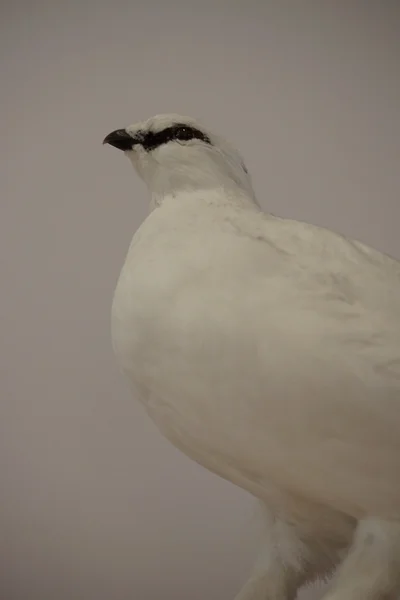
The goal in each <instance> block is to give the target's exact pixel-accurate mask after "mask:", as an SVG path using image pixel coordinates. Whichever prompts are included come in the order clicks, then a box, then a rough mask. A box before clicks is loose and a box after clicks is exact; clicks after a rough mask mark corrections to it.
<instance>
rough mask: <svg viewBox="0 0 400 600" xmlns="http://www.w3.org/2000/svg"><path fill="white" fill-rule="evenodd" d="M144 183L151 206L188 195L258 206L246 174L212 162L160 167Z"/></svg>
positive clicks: (241, 170) (240, 170)
mask: <svg viewBox="0 0 400 600" xmlns="http://www.w3.org/2000/svg"><path fill="white" fill-rule="evenodd" d="M147 184H148V188H149V190H150V192H151V195H152V204H153V205H154V206H159V205H160V204H161V203H162V202H163V201H164V199H165V198H166V197H178V196H186V197H187V195H188V194H194V195H202V196H204V197H213V198H214V197H218V198H219V199H220V202H221V203H222V202H226V203H231V204H232V203H236V204H241V205H243V204H246V205H255V206H258V203H257V200H256V197H255V193H254V190H253V187H252V184H251V181H250V178H249V175H248V174H247V173H246V172H245V171H244V170H243V169H241V168H239V169H237V168H236V169H230V168H227V166H226V165H224V164H219V163H218V162H215V161H211V160H210V161H204V160H203V161H201V162H199V163H198V164H196V163H195V164H193V163H191V164H184V163H179V164H176V165H174V166H173V167H172V168H171V166H168V168H167V167H164V166H163V165H160V164H159V165H158V166H157V169H155V170H154V171H153V173H152V176H151V178H150V180H148V181H147Z"/></svg>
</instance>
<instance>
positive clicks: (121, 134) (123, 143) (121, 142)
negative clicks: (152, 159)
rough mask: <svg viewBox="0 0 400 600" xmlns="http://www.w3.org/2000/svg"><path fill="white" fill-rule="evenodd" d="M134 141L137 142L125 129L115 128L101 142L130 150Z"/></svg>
mask: <svg viewBox="0 0 400 600" xmlns="http://www.w3.org/2000/svg"><path fill="white" fill-rule="evenodd" d="M135 143H136V144H137V141H136V140H134V139H133V138H132V136H130V135H129V133H127V132H126V130H125V129H116V130H115V131H112V132H111V133H109V134H108V135H107V136H106V137H105V138H104V140H103V144H110V146H114V148H118V150H123V151H126V150H132V146H134V144H135Z"/></svg>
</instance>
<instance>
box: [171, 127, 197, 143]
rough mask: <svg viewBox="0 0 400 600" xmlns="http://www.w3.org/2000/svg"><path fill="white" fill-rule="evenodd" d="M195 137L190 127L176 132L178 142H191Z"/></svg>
mask: <svg viewBox="0 0 400 600" xmlns="http://www.w3.org/2000/svg"><path fill="white" fill-rule="evenodd" d="M193 137H194V135H193V131H192V130H191V129H190V128H189V127H179V129H177V130H176V131H175V138H176V139H177V140H191V139H192V138H193Z"/></svg>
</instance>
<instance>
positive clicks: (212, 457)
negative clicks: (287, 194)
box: [105, 115, 400, 600]
mask: <svg viewBox="0 0 400 600" xmlns="http://www.w3.org/2000/svg"><path fill="white" fill-rule="evenodd" d="M182 129H183V130H184V131H183V133H179V132H180V131H181V130H182ZM167 130H168V134H165V135H164V134H163V132H165V131H167ZM123 131H125V135H124V133H123ZM176 131H177V132H178V137H174V136H175V134H176ZM193 131H194V133H193ZM146 132H151V136H152V137H151V136H150V138H149V140H150V141H147V147H146V142H143V140H145V139H146V135H148V134H146ZM196 132H197V133H196ZM116 133H117V132H113V134H114V138H115V137H116V135H115V134H116ZM200 134H201V135H202V137H199V136H200ZM110 135H112V134H110ZM192 135H193V136H194V137H191V136H192ZM157 136H158V137H157ZM179 136H180V137H179ZM129 138H130V142H129ZM155 139H158V140H160V139H161V142H160V144H159V145H154V144H155V142H154V140H155ZM121 140H122V141H121ZM132 140H134V143H133V142H132ZM137 140H140V141H137ZM165 140H167V141H165ZM105 141H108V143H112V145H116V146H117V147H120V146H121V144H122V145H123V144H128V146H127V147H123V148H121V149H123V150H124V151H125V152H126V153H127V154H128V156H129V157H130V158H131V160H132V162H133V163H134V166H135V167H136V169H137V171H138V172H139V174H140V175H141V176H142V178H143V179H144V180H145V181H146V183H147V184H148V186H149V188H150V191H151V193H152V210H151V212H150V215H149V216H148V218H147V219H146V220H145V222H144V223H143V224H142V225H141V227H140V228H139V230H138V231H137V232H136V234H135V235H134V238H133V240H132V243H131V246H130V248H129V251H128V254H127V257H126V260H125V264H124V266H123V269H122V272H121V275H120V278H119V281H118V285H117V288H116V292H115V296H114V301H113V307H112V338H113V347H114V351H115V354H116V357H117V359H118V362H119V364H120V366H121V368H122V370H123V372H124V373H125V374H126V375H127V378H128V381H129V382H130V384H131V385H132V387H133V388H134V390H135V392H136V394H137V395H138V397H139V398H140V400H141V402H142V403H143V404H144V406H145V408H146V410H147V412H148V414H149V415H150V417H151V418H152V419H153V420H154V421H155V423H156V424H157V426H158V427H159V429H160V430H161V431H162V433H163V434H164V435H165V436H166V437H167V438H168V439H169V440H170V441H171V442H172V443H173V444H174V445H175V446H176V447H178V448H179V449H181V450H182V451H183V452H184V453H185V454H187V455H188V456H189V457H191V458H192V459H193V460H195V461H197V462H198V463H200V464H202V465H203V466H204V467H206V468H208V469H209V470H211V471H213V472H214V473H216V474H218V475H220V476H221V477H223V478H225V479H227V480H229V481H231V482H233V483H235V484H236V485H238V486H240V487H242V488H244V489H246V490H247V491H248V492H250V493H251V494H253V495H254V496H255V497H257V498H258V499H259V500H260V502H261V503H262V505H263V506H264V507H265V508H266V511H267V514H268V517H267V519H266V520H267V521H268V519H269V520H270V530H269V531H270V533H271V531H280V532H281V533H276V534H274V535H277V536H278V537H279V540H278V544H277V546H278V548H279V547H280V545H281V547H282V551H281V552H280V553H278V557H277V559H276V561H275V562H276V565H281V567H282V568H281V569H280V571H279V575H278V566H276V565H275V566H274V567H271V564H272V563H273V564H275V563H274V561H272V562H271V560H272V559H271V548H272V547H273V543H275V544H276V540H275V542H273V543H272V541H271V539H270V538H268V536H267V539H268V540H269V541H268V543H267V542H266V548H267V549H268V548H269V550H270V552H269V554H268V553H267V555H268V557H269V558H268V559H265V556H264V555H262V556H264V559H261V564H262V565H264V568H263V569H261V570H260V566H258V567H256V570H255V574H253V576H252V578H251V580H250V581H251V582H253V583H249V584H248V585H247V586H245V588H244V590H243V591H242V592H241V595H239V597H238V598H240V599H241V600H247V599H249V600H250V599H251V600H253V599H254V600H256V599H258V598H260V599H261V598H263V600H281V599H282V600H286V599H289V598H294V594H295V593H296V590H297V587H298V585H300V584H301V583H303V582H304V581H306V580H308V579H312V578H314V577H315V576H324V575H325V574H326V573H327V572H329V571H330V570H331V569H332V568H333V567H336V566H337V564H338V563H339V562H340V560H342V559H341V556H342V554H341V552H342V551H344V550H345V551H347V550H348V548H349V547H351V544H355V548H354V552H355V553H356V554H357V551H359V552H361V550H360V548H361V549H362V551H363V552H364V553H365V548H364V545H363V543H362V544H361V546H360V544H359V545H358V546H357V545H356V541H357V539H358V538H357V536H359V537H361V538H362V535H363V531H364V530H365V531H366V532H367V533H368V535H369V536H370V537H371V535H372V536H373V534H371V531H376V530H377V529H376V528H377V527H378V530H379V533H380V535H381V537H382V535H383V533H382V532H383V531H386V529H385V527H386V524H387V523H390V524H391V528H390V529H389V530H388V531H389V533H388V534H387V536H386V537H388V538H390V541H391V543H392V544H395V548H396V552H394V551H393V554H394V556H393V559H390V560H389V561H388V560H386V563H385V569H386V570H385V572H384V576H385V577H383V575H382V577H381V579H382V581H383V579H385V581H387V580H388V578H389V580H390V587H389V588H388V585H387V584H386V588H385V589H384V590H383V592H382V593H385V594H386V593H389V592H390V593H394V590H395V588H396V591H397V587H396V586H397V584H398V585H400V582H398V581H395V576H394V575H393V577H391V575H392V573H398V572H400V554H398V551H399V550H400V263H399V262H398V261H396V260H395V259H393V258H391V257H389V256H387V255H385V254H382V253H380V252H378V251H376V250H373V249H371V248H369V247H368V246H366V245H364V244H361V243H360V242H357V241H354V240H350V239H347V238H345V237H344V236H341V235H339V234H337V233H334V232H331V231H329V230H327V229H324V228H320V227H316V226H313V225H309V224H307V223H301V222H297V221H292V220H288V219H281V218H278V217H275V216H273V215H270V214H267V213H264V212H263V211H262V210H261V209H260V207H259V205H258V203H257V200H256V198H255V195H254V192H253V191H252V187H251V182H250V179H249V176H248V173H247V170H246V168H245V167H244V164H243V161H242V159H241V157H240V156H239V155H238V154H237V153H236V151H234V150H233V149H231V148H230V146H228V145H227V143H226V142H224V141H221V140H220V138H217V137H216V136H213V135H212V134H210V133H209V132H206V131H205V130H204V129H201V128H200V126H198V125H197V124H194V123H193V121H192V120H187V119H184V118H182V117H179V118H177V117H176V116H175V115H174V116H162V117H157V118H155V119H153V120H150V121H149V122H147V123H145V124H140V125H136V126H132V127H131V128H127V129H126V130H119V137H117V141H118V142H119V144H120V145H119V146H118V145H117V143H113V142H112V140H110V139H109V140H107V138H106V140H105ZM114 141H115V139H114ZM129 143H131V146H130V147H129ZM377 523H378V525H377ZM279 527H280V529H279ZM284 527H286V528H290V531H286V533H284V534H283V535H282V528H284ZM363 528H364V529H363ZM374 528H375V529H374ZM397 528H398V530H399V535H398V536H395V542H393V540H392V533H393V531H396V532H397ZM360 532H361V533H360ZM285 536H286V537H285ZM291 536H293V539H292V541H291V543H290V544H289V546H290V547H291V548H292V549H293V556H284V554H285V552H284V551H283V548H284V547H285V543H284V541H283V538H285V539H286V540H287V539H288V538H290V537H291ZM281 537H282V539H281ZM362 539H364V538H362ZM385 539H386V538H385ZM297 544H298V546H297ZM289 554H290V553H289ZM351 555H352V554H351V553H350V556H351ZM295 559H296V560H295ZM296 561H297V562H296ZM359 562H360V561H359V557H358V563H359ZM361 562H362V561H361ZM365 562H366V563H367V562H368V561H365ZM348 563H349V559H347V562H346V561H345V563H344V567H343V569H344V575H343V573H342V574H340V573H341V571H340V569H339V576H338V581H339V583H338V589H339V592H337V591H336V592H333V594H336V595H332V600H333V599H335V600H336V599H337V600H342V599H343V600H353V598H354V599H355V598H359V597H360V596H356V595H355V594H356V593H358V592H357V590H356V592H354V590H353V588H352V587H351V586H350V588H349V585H347V588H348V589H351V590H353V591H351V592H343V593H342V591H341V590H342V587H343V589H345V588H346V586H345V584H342V583H341V581H342V580H343V581H344V582H345V583H346V582H348V581H350V579H349V576H348V575H346V568H347V570H348ZM282 565H283V566H282ZM299 565H300V566H299ZM305 565H307V566H305ZM346 565H347V566H346ZM283 567H284V568H283ZM289 567H290V568H289ZM268 569H269V571H268ZM271 569H272V570H271ZM290 569H292V571H293V577H290V576H289V575H288V573H290ZM364 571H365V578H366V581H367V579H368V577H369V578H370V577H371V573H373V572H374V571H373V569H372V570H371V567H369V569H367V568H366V569H364ZM261 572H262V573H264V572H269V578H268V581H269V583H268V584H266V583H265V581H264V579H265V577H264V576H262V577H261V576H260V573H261ZM285 573H286V574H285ZM388 573H389V576H388ZM264 574H265V573H264ZM378 575H379V577H378V580H379V578H380V571H379V572H378ZM260 578H261V579H260ZM375 579H376V577H375ZM392 579H393V581H392ZM260 580H262V582H264V584H263V585H261V583H260ZM359 580H360V581H361V582H362V577H361V579H360V577H359ZM254 582H258V583H257V585H255V583H254ZM271 582H272V583H271ZM277 582H278V583H277ZM358 585H361V584H360V583H358ZM382 585H383V584H382ZM263 586H264V587H263ZM268 586H269V587H268ZM271 586H272V587H271ZM347 588H346V589H347ZM381 588H382V586H380V587H379V590H378V592H379V594H381V591H382V589H383V588H382V589H381ZM357 589H358V588H357ZM368 589H371V590H372V592H371V593H370V596H368V595H365V592H364V591H363V594H364V595H363V596H362V597H363V598H365V600H369V598H371V599H375V598H381V597H382V598H383V597H385V598H386V597H388V598H389V597H390V596H383V595H382V594H381V595H379V594H378V592H377V593H375V592H374V589H373V586H372V587H371V585H370V586H369V588H368ZM388 590H389V592H388ZM346 593H347V595H346ZM372 593H375V595H372ZM257 594H258V595H257ZM351 594H353V595H351Z"/></svg>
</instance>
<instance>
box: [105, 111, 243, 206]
mask: <svg viewBox="0 0 400 600" xmlns="http://www.w3.org/2000/svg"><path fill="white" fill-rule="evenodd" d="M103 143H104V144H110V145H111V146H114V147H115V148H117V149H119V150H121V151H123V152H124V153H125V154H126V156H127V157H128V158H129V159H130V160H131V162H132V164H133V166H134V168H135V170H136V171H137V173H138V175H139V176H140V177H141V178H142V179H143V180H144V182H145V183H146V185H147V186H148V188H149V189H150V191H152V192H153V193H155V194H161V195H162V194H163V195H167V194H176V193H179V192H180V191H188V190H190V189H192V190H193V189H207V188H208V189H209V188H217V187H225V188H229V187H235V186H236V187H238V188H240V189H241V191H242V192H243V191H244V192H246V193H247V194H250V195H251V196H253V195H254V193H253V188H252V185H251V181H250V177H249V174H248V172H247V169H246V167H245V166H244V163H243V160H242V158H241V156H240V155H239V153H238V152H237V151H236V150H235V149H234V148H233V147H232V146H230V144H228V142H227V141H226V140H224V139H223V138H221V137H219V136H217V135H215V134H213V133H212V132H210V131H208V130H206V129H205V128H204V127H203V126H202V125H200V124H199V123H198V122H197V121H195V120H194V119H192V118H190V117H182V116H179V115H157V116H155V117H152V118H151V119H148V120H147V121H144V122H141V123H136V124H134V125H129V126H128V127H126V128H124V129H116V130H115V131H112V132H111V133H110V134H108V135H107V136H106V137H105V139H104V141H103Z"/></svg>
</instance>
